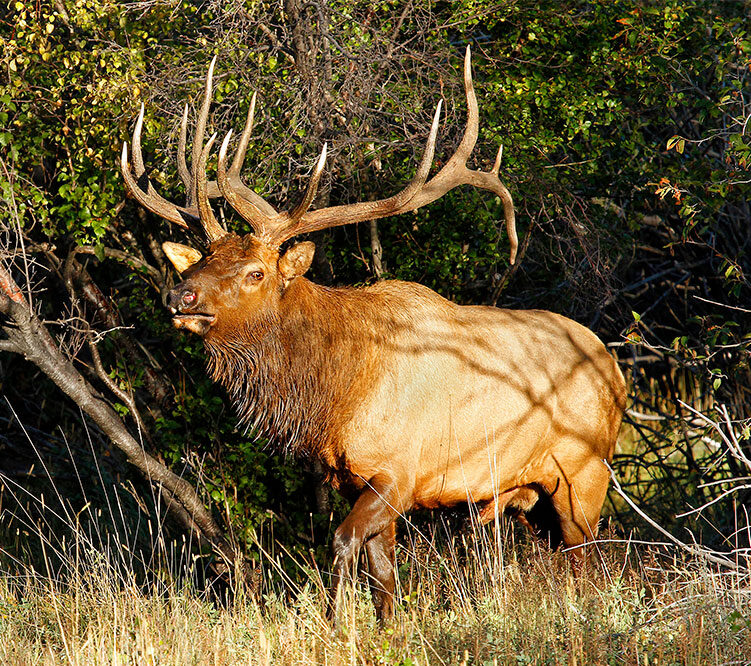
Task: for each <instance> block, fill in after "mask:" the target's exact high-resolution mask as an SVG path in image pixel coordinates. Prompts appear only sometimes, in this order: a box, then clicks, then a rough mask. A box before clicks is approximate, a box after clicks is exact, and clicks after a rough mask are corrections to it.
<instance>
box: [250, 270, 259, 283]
mask: <svg viewBox="0 0 751 666" xmlns="http://www.w3.org/2000/svg"><path fill="white" fill-rule="evenodd" d="M247 277H248V280H250V281H251V282H260V281H261V280H263V271H251V272H250V273H248V276H247Z"/></svg>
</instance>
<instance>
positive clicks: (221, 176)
mask: <svg viewBox="0 0 751 666" xmlns="http://www.w3.org/2000/svg"><path fill="white" fill-rule="evenodd" d="M231 136H232V130H230V131H229V132H227V136H225V137H224V141H222V146H221V148H220V149H219V160H218V162H217V169H216V182H217V184H218V185H219V190H220V191H221V193H222V195H223V196H224V198H225V199H226V200H227V203H229V205H230V206H232V208H234V209H235V210H236V211H237V212H238V213H239V214H240V215H241V216H242V218H243V219H244V220H245V221H246V222H248V223H249V224H250V226H252V227H253V230H254V231H255V232H256V234H258V235H261V234H263V233H264V232H266V231H267V230H268V227H269V222H270V219H271V218H270V217H268V216H266V215H264V214H263V213H262V212H261V211H259V210H258V208H257V207H256V206H255V205H254V204H253V202H252V201H249V200H248V198H247V197H245V196H242V194H241V193H240V192H238V188H237V186H236V183H232V181H231V178H230V176H229V174H231V173H232V170H231V169H230V171H229V172H228V171H227V165H226V160H227V146H228V145H229V140H230V137H231ZM241 141H242V139H241ZM237 179H238V180H239V176H237ZM245 189H249V188H245ZM253 194H254V195H255V196H257V197H258V195H257V194H255V192H254V193H253ZM258 198H259V199H260V197H258ZM275 216H276V213H275Z"/></svg>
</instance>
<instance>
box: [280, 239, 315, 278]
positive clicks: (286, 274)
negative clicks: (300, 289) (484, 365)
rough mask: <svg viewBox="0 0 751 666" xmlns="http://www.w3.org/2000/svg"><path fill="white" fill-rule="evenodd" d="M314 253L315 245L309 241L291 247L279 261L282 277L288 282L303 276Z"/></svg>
mask: <svg viewBox="0 0 751 666" xmlns="http://www.w3.org/2000/svg"><path fill="white" fill-rule="evenodd" d="M315 251H316V245H315V243H311V242H310V241H304V242H302V243H297V245H293V246H292V247H291V248H290V249H289V250H287V251H286V252H285V253H284V254H283V255H282V258H281V259H279V272H280V273H281V274H282V277H283V278H284V279H285V280H287V281H289V280H291V279H292V278H296V277H300V276H301V275H304V274H305V272H306V271H307V270H308V269H309V268H310V264H311V262H312V261H313V253H314V252H315Z"/></svg>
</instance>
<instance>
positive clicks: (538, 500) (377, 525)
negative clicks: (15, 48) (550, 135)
mask: <svg viewBox="0 0 751 666" xmlns="http://www.w3.org/2000/svg"><path fill="white" fill-rule="evenodd" d="M213 66H214V63H212V66H211V68H210V69H209V75H208V77H207V83H206V94H205V97H204V103H203V107H202V110H201V112H200V114H199V119H198V124H197V129H196V133H195V137H194V145H193V155H192V169H193V170H192V172H191V171H189V170H188V167H187V165H186V161H185V157H184V152H185V143H186V134H187V128H186V125H187V107H186V114H185V116H184V118H183V125H182V132H181V141H180V148H179V151H178V155H179V157H178V166H179V170H180V174H181V176H182V178H183V180H184V182H185V185H186V188H187V190H188V201H187V203H186V205H185V206H177V205H175V204H172V203H170V202H168V201H166V200H165V199H162V198H161V197H160V196H159V195H158V194H157V193H156V191H155V190H154V188H153V186H152V185H151V183H150V182H149V180H148V178H147V176H146V174H145V169H144V166H143V160H142V157H141V150H140V132H141V125H142V120H143V109H142V110H141V115H140V117H139V119H138V123H137V125H136V130H135V132H134V136H133V142H132V146H133V168H132V169H131V167H130V166H129V165H128V159H127V147H126V146H124V148H123V159H122V171H123V175H124V177H125V180H126V182H127V184H128V187H129V189H130V190H131V192H132V193H133V195H134V196H135V197H136V198H137V199H138V201H139V202H140V203H141V204H142V205H144V206H145V207H147V208H148V209H150V210H152V211H153V212H156V213H157V214H159V215H161V216H162V217H164V218H166V219H167V220H170V221H172V222H174V223H176V224H178V225H180V226H182V227H197V226H200V227H201V228H202V229H203V230H204V232H205V234H206V235H207V237H208V239H209V241H210V245H209V249H208V253H207V255H206V256H205V257H202V255H201V253H199V252H198V251H197V250H194V249H193V248H190V247H187V246H185V245H180V244H177V243H165V244H164V249H165V253H166V254H167V256H168V257H169V258H170V259H171V261H172V263H173V264H174V265H175V267H176V268H177V270H178V271H179V272H180V273H181V275H182V278H183V280H182V282H181V283H180V284H178V285H177V286H176V287H175V288H174V289H173V290H172V291H171V292H170V294H169V297H168V306H169V307H170V309H171V311H172V313H173V315H174V320H173V321H174V325H175V326H176V327H178V328H185V329H188V330H190V331H193V332H194V333H196V334H198V335H200V336H202V338H203V341H204V343H205V347H206V351H207V355H208V367H209V371H210V373H211V375H212V376H213V378H214V379H215V380H216V381H218V382H220V383H221V384H223V385H224V386H225V387H226V388H227V390H228V393H229V395H230V397H231V399H232V402H233V404H234V406H235V408H236V410H237V412H238V414H239V418H240V420H241V422H242V423H243V424H247V425H249V426H253V427H256V428H258V429H259V430H260V431H261V432H263V433H265V434H266V435H267V436H269V437H270V438H271V440H272V441H274V442H276V443H277V445H278V446H279V447H280V448H283V449H284V450H286V451H289V452H292V453H294V454H300V455H306V456H315V457H316V458H318V459H319V460H320V461H321V462H322V463H323V465H324V466H325V467H326V469H327V470H328V472H329V476H330V479H331V482H332V483H333V484H334V485H335V486H336V487H338V488H341V489H342V490H343V491H345V492H348V493H350V494H353V495H354V496H355V497H356V500H355V502H354V506H353V508H352V510H351V512H350V513H349V515H348V516H347V518H346V519H345V520H344V522H343V523H342V524H341V525H340V526H339V528H338V529H337V530H336V533H335V536H334V543H333V550H334V555H335V565H334V567H335V571H334V587H335V590H334V598H335V599H338V595H337V594H336V588H337V587H338V585H339V582H340V581H341V580H342V579H343V578H345V577H346V576H347V575H348V574H349V573H350V572H351V571H352V570H353V567H354V565H355V563H356V560H357V557H358V553H359V552H360V550H361V549H362V548H364V549H365V551H366V553H367V561H368V571H369V576H370V584H371V588H372V591H373V598H374V602H375V606H376V612H377V615H378V617H379V619H381V620H383V619H385V618H388V617H389V616H391V615H392V613H393V593H394V586H395V578H394V556H395V554H394V541H395V521H396V519H397V518H398V517H399V516H401V515H404V514H405V513H407V512H409V511H410V510H412V509H414V508H439V507H451V506H455V505H457V504H461V503H474V504H476V505H478V507H479V509H480V516H481V517H482V519H483V520H490V519H492V518H493V516H495V515H496V514H498V513H502V512H504V511H507V512H511V513H514V514H516V515H518V516H519V517H521V518H522V519H523V521H524V522H526V523H527V524H529V525H530V526H531V527H533V528H536V529H543V528H544V529H547V530H548V533H549V536H550V539H551V540H552V542H553V545H556V543H557V542H560V541H562V542H563V544H565V545H566V546H569V547H574V548H575V552H576V551H577V550H581V549H576V547H577V546H583V544H585V542H586V541H588V540H591V539H592V538H593V537H594V536H595V534H596V532H597V523H598V520H599V516H600V510H601V508H602V504H603V501H604V498H605V493H606V490H607V486H608V479H609V474H608V470H607V467H606V465H605V464H604V462H603V461H604V460H607V461H610V460H611V459H612V455H613V451H614V447H615V442H616V438H617V434H618V430H619V426H620V421H621V415H622V411H623V408H624V403H625V388H624V381H623V377H622V375H621V373H620V371H619V369H618V367H617V365H616V363H615V361H614V360H613V358H612V357H611V355H610V354H609V353H608V351H607V350H606V348H605V347H604V345H603V344H602V343H601V342H600V340H599V339H598V338H597V337H596V336H595V335H594V334H593V333H591V332H590V331H589V330H588V329H586V328H584V327H583V326H580V325H579V324H577V323H576V322H574V321H572V320H570V319H567V318H565V317H562V316H559V315H557V314H553V313H551V312H544V311H539V310H534V311H515V310H503V309H498V308H492V307H482V306H457V305H455V304H453V303H451V302H449V301H447V300H446V299H444V298H442V297H441V296H439V295H438V294H436V293H435V292H433V291H431V290H430V289H428V288H426V287H423V286H420V285H418V284H413V283H407V282H398V281H385V282H379V283H377V284H375V285H372V286H369V287H364V288H357V289H354V288H338V289H333V288H327V287H322V286H319V285H316V284H314V283H312V282H310V281H309V280H307V279H306V278H305V277H304V274H305V273H306V271H307V270H308V268H309V266H310V264H311V261H312V258H313V250H314V247H313V244H312V243H310V242H301V243H298V244H295V245H292V246H291V247H289V248H288V249H287V250H286V251H284V252H282V251H280V247H281V246H282V244H283V243H284V242H285V241H287V240H289V239H290V238H292V237H294V236H296V235H299V234H302V233H306V232H309V231H312V230H316V229H323V228H326V227H331V226H336V225H341V224H350V223H354V222H359V221H363V220H370V219H376V218H381V217H385V216H388V215H394V214H397V213H403V212H406V211H409V210H414V209H416V208H418V207H420V206H422V205H425V204H426V203H429V202H431V201H433V200H435V199H437V198H439V197H440V196H442V195H443V194H444V193H445V192H447V191H448V190H449V189H451V188H453V187H455V186H457V185H460V184H471V185H474V186H476V187H480V188H483V189H487V190H490V191H492V192H494V193H495V194H497V195H498V196H499V197H500V198H501V200H502V202H503V204H504V210H505V214H506V225H507V229H508V231H509V238H510V242H511V252H512V261H513V259H514V255H515V251H516V234H515V228H514V213H513V204H512V201H511V196H510V195H509V193H508V191H507V189H506V188H505V186H504V185H503V184H502V183H501V181H500V180H499V178H498V169H499V162H500V153H499V158H498V159H497V160H496V164H495V166H494V168H493V169H492V170H491V171H490V172H479V171H473V170H470V169H468V168H467V167H466V161H467V158H468V157H469V155H470V153H471V151H472V150H473V148H474V144H475V141H476V138H477V132H478V111H477V101H476V98H475V95H474V92H473V88H472V81H471V70H470V61H469V50H467V57H466V59H465V68H464V80H465V88H466V96H467V105H468V121H467V128H466V130H465V135H464V138H463V140H462V142H461V144H460V146H459V148H458V149H457V151H456V153H455V154H454V155H453V156H452V157H451V159H450V160H449V161H448V162H447V163H446V165H445V166H444V167H443V168H442V169H441V170H440V171H439V172H438V173H437V174H436V175H434V176H433V178H431V179H429V180H428V173H429V170H430V165H431V162H432V157H433V150H434V145H435V138H436V133H437V129H438V118H439V114H440V104H439V108H438V110H437V112H436V116H435V119H434V122H433V126H432V129H431V134H430V138H429V139H428V142H427V146H426V149H425V154H424V156H423V159H422V162H421V164H420V167H419V169H418V172H417V175H416V176H415V178H414V179H413V181H412V182H411V183H410V184H409V185H408V186H407V188H405V189H404V190H403V191H402V192H400V193H399V194H397V195H395V196H393V197H390V198H389V199H385V200H382V201H377V202H365V203H356V204H350V205H345V206H335V207H331V208H325V209H322V210H314V211H309V210H308V209H309V207H310V204H311V202H312V200H313V198H314V196H315V191H316V187H317V183H318V180H319V178H320V175H321V172H322V169H323V164H324V160H325V155H326V148H325V147H324V150H323V153H322V155H321V159H320V160H319V162H318V165H317V167H316V169H315V171H314V173H313V176H312V178H311V181H310V185H309V187H308V190H307V192H306V193H305V196H304V198H303V201H302V202H301V203H300V204H299V205H298V206H297V207H296V208H295V209H294V210H293V211H292V212H289V213H287V212H282V213H279V212H277V211H276V210H275V209H274V208H273V207H271V206H270V205H269V204H268V203H267V202H266V201H265V200H264V199H262V198H261V197H259V196H258V195H257V194H256V193H255V192H253V191H252V190H250V189H249V188H247V187H246V186H245V185H244V184H243V183H242V181H241V179H240V175H239V173H240V169H241V167H242V162H243V160H244V155H245V150H246V147H247V143H248V140H249V136H250V132H251V128H252V116H253V107H254V103H255V97H254V99H253V103H252V104H251V109H250V111H249V113H248V118H247V121H246V125H245V130H244V131H243V134H242V136H241V138H240V141H239V147H238V149H237V152H236V155H235V158H234V160H233V163H232V165H231V166H230V168H229V169H227V167H226V153H227V147H228V143H229V135H228V136H227V138H226V139H225V141H224V143H223V145H222V147H221V149H220V151H219V161H218V168H217V180H216V181H215V182H207V178H206V160H207V157H208V154H209V151H210V150H211V146H212V144H213V142H214V137H212V138H211V139H210V140H209V141H208V142H207V144H206V146H203V135H204V128H205V124H206V118H207V115H208V108H209V103H210V97H211V75H212V70H213ZM220 196H221V197H223V198H224V199H225V200H226V202H227V203H229V204H230V205H231V206H232V207H233V208H234V209H235V210H236V211H237V212H238V213H239V214H240V215H241V216H243V217H244V218H245V219H246V220H247V221H248V222H249V223H250V224H251V226H252V227H253V229H254V233H252V234H247V235H245V236H238V235H236V234H233V233H227V232H226V231H225V230H224V229H223V227H222V226H221V225H220V224H219V223H218V222H217V220H216V218H215V217H214V213H213V212H212V209H211V206H210V204H209V200H210V198H213V197H220ZM525 517H526V519H525Z"/></svg>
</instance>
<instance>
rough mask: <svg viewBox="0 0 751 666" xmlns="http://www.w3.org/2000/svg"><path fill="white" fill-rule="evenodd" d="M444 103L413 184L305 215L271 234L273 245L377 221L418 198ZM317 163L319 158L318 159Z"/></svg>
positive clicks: (437, 107)
mask: <svg viewBox="0 0 751 666" xmlns="http://www.w3.org/2000/svg"><path fill="white" fill-rule="evenodd" d="M442 106H443V101H442V100H441V101H439V102H438V105H437V106H436V110H435V114H434V115H433V123H432V125H431V127H430V135H429V136H428V140H427V142H426V144H425V151H424V152H423V155H422V160H421V161H420V166H419V167H418V169H417V172H416V173H415V176H414V178H413V179H412V181H411V182H410V183H409V185H407V187H405V188H404V189H403V190H402V191H401V192H398V193H397V194H395V195H393V196H391V197H389V198H388V199H381V200H380V201H362V202H360V203H356V204H347V205H344V206H331V207H329V208H322V209H320V210H314V211H310V212H307V213H305V214H304V215H303V216H302V217H301V218H300V220H299V221H298V222H297V224H296V225H294V226H290V225H285V226H284V227H281V228H280V229H278V230H275V231H274V233H273V242H274V243H276V244H279V245H281V244H282V243H283V242H284V241H285V240H287V239H289V238H292V236H296V235H298V234H302V233H308V232H310V231H318V230H320V229H327V228H329V227H336V226H341V225H344V224H353V223H355V222H363V221H364V220H377V219H379V218H382V217H388V216H390V215H394V214H396V212H397V211H399V210H401V209H403V208H404V207H405V206H407V205H408V204H409V202H410V201H411V200H412V199H413V198H414V197H415V196H417V194H418V193H419V192H420V190H421V189H422V188H423V186H424V185H425V181H426V180H427V178H428V174H429V173H430V165H431V164H432V163H433V155H434V153H435V142H436V137H437V136H438V124H439V121H440V119H441V108H442ZM319 163H320V159H319Z"/></svg>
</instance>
